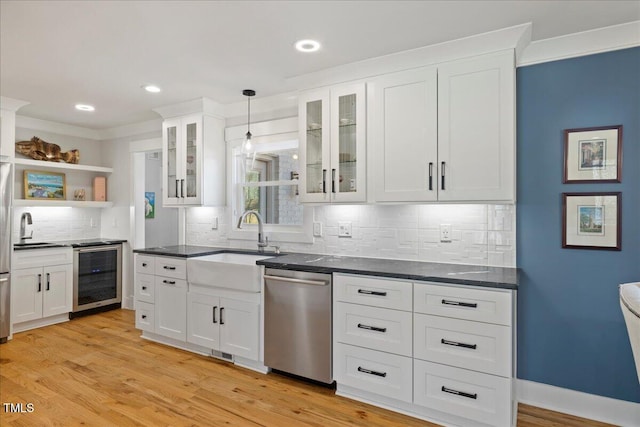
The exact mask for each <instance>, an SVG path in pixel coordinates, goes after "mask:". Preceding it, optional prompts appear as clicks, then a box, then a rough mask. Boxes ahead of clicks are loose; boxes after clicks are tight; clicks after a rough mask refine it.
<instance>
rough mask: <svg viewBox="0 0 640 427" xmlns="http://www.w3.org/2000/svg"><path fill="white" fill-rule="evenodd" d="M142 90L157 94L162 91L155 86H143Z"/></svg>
mask: <svg viewBox="0 0 640 427" xmlns="http://www.w3.org/2000/svg"><path fill="white" fill-rule="evenodd" d="M142 88H143V89H144V90H146V91H147V92H151V93H158V92H160V91H161V90H162V89H160V88H159V87H158V86H156V85H143V86H142Z"/></svg>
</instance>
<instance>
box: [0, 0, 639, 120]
mask: <svg viewBox="0 0 640 427" xmlns="http://www.w3.org/2000/svg"><path fill="white" fill-rule="evenodd" d="M639 19H640V1H638V0H635V1H611V0H609V1H5V0H2V1H1V2H0V59H1V60H0V62H1V65H0V94H1V95H2V96H6V97H10V98H15V99H20V100H24V101H28V102H30V104H29V105H28V106H26V107H23V108H22V109H21V110H20V111H19V114H21V115H25V116H30V117H35V118H39V119H44V120H50V121H55V122H60V123H67V124H72V125H76V126H82V127H86V128H90V129H104V128H111V127H115V126H120V125H125V124H130V123H136V122H141V121H145V120H149V119H155V118H158V115H157V114H156V113H154V112H152V111H151V109H152V108H155V107H159V106H165V105H169V104H173V103H178V102H182V101H186V100H190V99H194V98H198V97H203V96H204V97H208V98H211V99H213V100H215V101H217V102H219V103H221V104H230V103H235V102H241V101H243V100H245V99H246V98H244V97H243V96H242V89H246V88H251V89H255V90H256V91H257V96H256V98H259V97H261V96H269V95H274V94H278V93H284V92H288V91H291V90H295V89H296V88H295V87H292V83H291V81H288V80H287V78H290V77H294V76H299V75H303V74H306V73H311V72H315V71H319V70H323V69H326V68H330V67H334V66H338V65H342V64H346V63H350V62H355V61H359V60H363V59H367V58H373V57H377V56H382V55H386V54H389V53H393V52H398V51H403V50H407V49H412V48H417V47H422V46H427V45H431V44H435V43H440V42H443V41H448V40H454V39H458V38H461V37H466V36H470V35H474V34H479V33H483V32H487V31H492V30H497V29H501V28H505V27H510V26H513V25H518V24H523V23H527V22H532V23H533V34H532V40H541V39H546V38H551V37H557V36H560V35H564V34H569V33H576V32H581V31H586V30H590V29H594V28H601V27H606V26H610V25H616V24H621V23H626V22H631V21H637V20H639ZM302 38H313V39H316V40H318V41H320V42H321V43H322V49H321V50H320V51H319V52H317V53H314V54H301V53H298V52H296V51H295V50H294V48H293V44H294V42H295V41H296V40H299V39H302ZM145 83H155V84H157V85H159V86H160V87H162V88H163V91H162V93H160V94H155V95H154V94H149V93H146V92H144V91H143V90H142V89H141V88H140V86H141V85H143V84H145ZM79 102H81V103H89V104H92V105H95V107H96V111H95V112H93V113H82V112H78V111H75V110H74V109H73V106H74V104H76V103H79Z"/></svg>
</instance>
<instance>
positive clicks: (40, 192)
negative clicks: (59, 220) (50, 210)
mask: <svg viewBox="0 0 640 427" xmlns="http://www.w3.org/2000/svg"><path fill="white" fill-rule="evenodd" d="M24 198H25V199H40V200H66V198H67V196H66V181H65V174H63V173H57V172H42V171H29V170H25V171H24Z"/></svg>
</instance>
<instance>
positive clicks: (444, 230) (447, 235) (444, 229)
mask: <svg viewBox="0 0 640 427" xmlns="http://www.w3.org/2000/svg"><path fill="white" fill-rule="evenodd" d="M440 241H441V242H450V241H451V224H440Z"/></svg>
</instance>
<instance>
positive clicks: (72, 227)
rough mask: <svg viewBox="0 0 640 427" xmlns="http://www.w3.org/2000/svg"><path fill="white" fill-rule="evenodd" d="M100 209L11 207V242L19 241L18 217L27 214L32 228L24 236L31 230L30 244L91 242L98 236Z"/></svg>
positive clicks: (29, 226)
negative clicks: (81, 240) (68, 241)
mask: <svg viewBox="0 0 640 427" xmlns="http://www.w3.org/2000/svg"><path fill="white" fill-rule="evenodd" d="M101 211H102V210H101V209H99V208H70V207H58V206H56V207H43V206H38V207H22V206H21V207H14V208H13V230H12V241H13V242H14V243H15V242H18V241H19V240H20V217H21V216H22V213H23V212H30V213H31V218H32V220H33V224H32V225H28V226H27V235H28V234H30V233H31V231H32V230H33V239H32V240H31V241H33V242H54V241H58V240H73V239H93V238H99V237H100V216H101V214H102V212H101Z"/></svg>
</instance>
